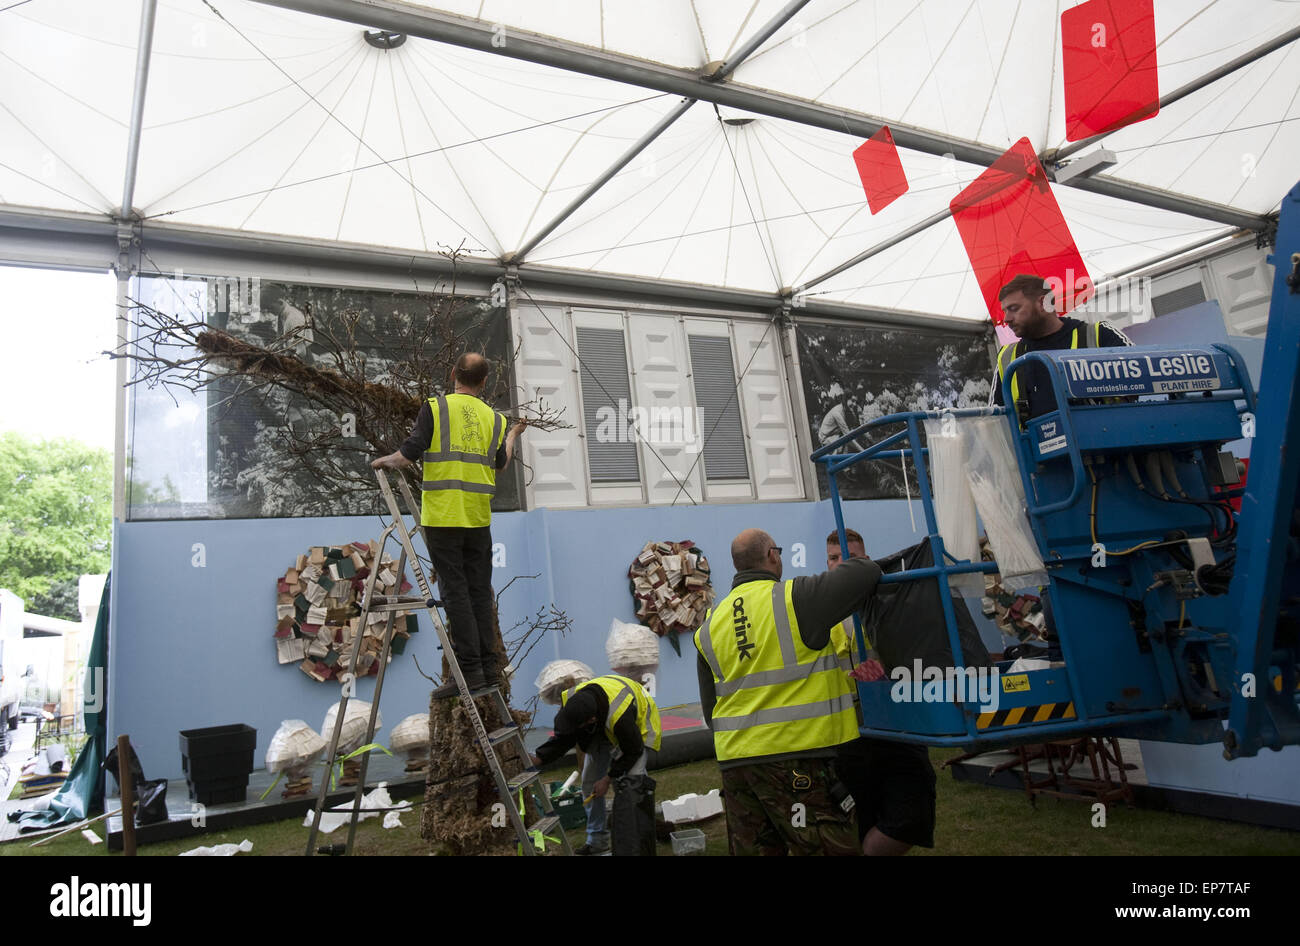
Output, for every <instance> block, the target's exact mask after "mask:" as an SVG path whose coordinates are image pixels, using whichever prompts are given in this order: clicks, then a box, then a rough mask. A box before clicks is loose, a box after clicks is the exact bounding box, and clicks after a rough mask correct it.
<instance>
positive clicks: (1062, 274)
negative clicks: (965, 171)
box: [949, 138, 1092, 325]
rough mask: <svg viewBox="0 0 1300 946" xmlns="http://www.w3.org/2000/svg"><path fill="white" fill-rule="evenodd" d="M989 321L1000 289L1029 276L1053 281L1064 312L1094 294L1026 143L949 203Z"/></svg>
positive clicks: (998, 318) (997, 319) (998, 316)
mask: <svg viewBox="0 0 1300 946" xmlns="http://www.w3.org/2000/svg"><path fill="white" fill-rule="evenodd" d="M949 207H950V208H951V209H952V218H953V220H954V221H955V222H956V224H957V232H958V233H959V234H961V240H962V243H963V244H964V245H965V247H966V255H967V256H969V257H970V264H971V268H972V269H973V270H974V271H975V279H976V281H977V282H978V283H979V287H980V292H981V293H983V295H984V304H985V305H986V306H988V310H989V315H990V316H992V318H993V321H994V323H996V324H998V325H1001V324H1002V307H1001V306H1000V305H999V304H998V290H1000V289H1001V288H1002V287H1003V286H1004V285H1006V284H1007V283H1008V282H1010V281H1011V278H1012V277H1013V276H1017V275H1019V274H1021V273H1028V274H1029V275H1033V276H1042V277H1043V278H1044V279H1046V280H1049V281H1051V285H1052V287H1053V289H1055V290H1056V299H1057V304H1056V312H1057V313H1058V314H1059V315H1064V314H1065V313H1067V312H1069V311H1070V310H1071V309H1073V308H1074V307H1075V306H1077V305H1082V304H1083V303H1084V302H1086V301H1087V300H1088V298H1089V297H1090V296H1091V295H1092V280H1091V279H1089V277H1088V270H1087V268H1086V267H1085V266H1084V265H1083V257H1082V256H1080V255H1079V248H1078V247H1077V246H1075V245H1074V237H1072V236H1071V235H1070V228H1069V226H1068V225H1067V224H1066V222H1065V217H1064V216H1063V215H1062V214H1061V208H1060V205H1059V204H1057V202H1056V197H1055V196H1054V195H1053V194H1052V187H1051V184H1049V183H1048V180H1047V174H1046V172H1045V171H1044V170H1043V166H1042V165H1041V164H1039V162H1038V156H1037V154H1035V153H1034V147H1033V145H1031V144H1030V143H1029V139H1028V138H1021V139H1020V140H1019V141H1017V142H1016V143H1015V144H1014V145H1012V146H1011V147H1010V148H1008V149H1007V151H1006V153H1005V154H1003V155H1002V157H1000V158H998V160H997V161H995V162H994V163H993V165H992V167H990V168H989V169H988V170H986V171H985V172H984V173H983V174H981V175H980V176H979V177H977V178H975V180H974V181H972V182H971V183H970V185H969V186H968V187H967V188H966V189H965V190H963V191H962V192H961V193H960V194H958V195H957V196H956V197H954V198H953V199H952V202H951V203H950V204H949Z"/></svg>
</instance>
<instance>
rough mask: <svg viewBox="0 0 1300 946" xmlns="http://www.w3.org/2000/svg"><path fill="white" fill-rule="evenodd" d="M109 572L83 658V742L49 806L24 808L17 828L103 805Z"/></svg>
mask: <svg viewBox="0 0 1300 946" xmlns="http://www.w3.org/2000/svg"><path fill="white" fill-rule="evenodd" d="M112 577H113V576H112V575H111V574H110V575H109V577H108V580H106V581H105V582H104V594H103V596H102V597H101V598H100V599H99V616H98V617H97V618H96V619H95V636H94V637H93V638H92V639H91V642H90V654H89V656H88V657H87V660H86V681H85V685H84V687H83V688H82V695H83V700H84V703H83V706H84V708H85V714H86V734H87V739H86V743H85V745H83V746H82V747H81V752H80V753H78V755H77V761H76V762H74V763H73V765H72V771H71V772H70V773H68V779H67V781H66V782H64V783H63V788H62V789H61V790H60V791H59V793H58V794H57V795H55V796H54V798H53V799H51V801H50V806H49V807H48V808H45V809H42V810H40V811H27V812H23V813H22V814H21V815H20V816H19V821H20V822H21V827H20V828H19V829H18V830H19V831H23V832H29V831H45V830H47V829H49V828H53V827H57V826H59V825H65V824H76V823H77V822H78V821H82V820H84V819H86V818H88V817H90V813H91V812H92V811H102V810H103V808H104V781H103V778H102V777H101V773H100V766H102V765H103V763H104V752H105V741H106V739H107V729H108V723H107V716H108V712H107V710H108V612H109V585H110V584H111V582H112Z"/></svg>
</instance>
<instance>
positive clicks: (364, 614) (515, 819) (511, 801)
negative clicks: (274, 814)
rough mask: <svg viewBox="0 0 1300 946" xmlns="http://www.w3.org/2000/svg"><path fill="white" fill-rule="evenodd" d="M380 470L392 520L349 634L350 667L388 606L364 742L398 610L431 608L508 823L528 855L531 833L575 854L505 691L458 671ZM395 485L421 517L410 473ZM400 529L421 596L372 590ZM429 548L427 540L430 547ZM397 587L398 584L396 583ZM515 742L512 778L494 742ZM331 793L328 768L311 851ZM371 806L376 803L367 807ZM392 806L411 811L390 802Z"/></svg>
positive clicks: (331, 758) (355, 800)
mask: <svg viewBox="0 0 1300 946" xmlns="http://www.w3.org/2000/svg"><path fill="white" fill-rule="evenodd" d="M375 476H376V478H377V479H378V480H379V488H380V491H381V492H382V493H383V497H384V502H385V503H386V504H387V506H388V511H389V515H390V516H391V517H392V522H391V523H390V524H389V525H388V527H387V528H385V529H384V531H383V533H382V535H381V536H380V539H379V547H378V550H377V551H376V553H375V567H374V568H372V569H371V571H370V574H369V575H368V576H367V578H366V585H365V592H364V596H363V598H362V604H361V616H360V622H359V624H358V632H357V634H356V635H355V637H354V638H353V641H352V656H351V658H350V660H349V663H348V666H349V668H354V667H356V665H357V658H358V656H359V655H360V652H361V639H362V638H363V637H364V636H365V628H366V627H367V626H368V622H369V620H370V615H371V614H377V613H387V615H388V617H387V619H386V622H385V625H384V639H383V648H382V650H381V652H380V655H379V658H378V659H379V671H378V674H377V676H376V678H375V695H374V699H373V700H372V701H371V704H370V718H369V721H368V723H367V728H366V737H365V740H364V741H363V743H362V744H363V745H364V746H368V745H370V743H371V740H373V739H374V735H375V720H376V716H377V715H378V712H379V700H380V695H381V694H382V692H383V687H384V672H385V670H386V669H387V666H388V656H389V652H390V648H391V646H392V640H393V627H394V623H395V619H396V615H397V612H398V611H414V610H424V611H427V612H428V614H429V617H430V619H431V620H432V621H433V627H434V630H435V631H437V634H438V641H439V642H440V643H441V644H442V651H443V654H444V655H446V658H447V666H448V668H449V669H450V671H451V674H452V677H453V678H454V679H455V681H456V687H457V689H458V690H459V691H460V701H461V706H462V707H464V710H465V715H467V716H468V717H469V719H470V722H471V724H472V725H473V727H474V735H475V737H476V740H475V741H476V742H477V744H478V746H479V747H480V749H481V750H482V752H483V757H484V759H485V760H486V761H487V764H488V769H489V770H490V771H491V772H492V778H493V781H495V782H496V786H497V794H498V795H499V796H500V797H501V801H502V802H503V803H504V806H505V811H506V814H507V816H508V817H509V819H510V823H511V826H512V827H513V828H514V831H515V834H516V836H517V837H518V839H519V845H520V848H521V850H522V852H523V853H524V854H527V855H529V856H532V855H535V854H538V853H542V852H541V851H539V848H538V845H537V844H536V843H535V841H534V839H535V838H536V839H538V840H541V839H549V840H558V841H559V842H560V849H561V852H562V853H563V854H565V855H569V856H571V855H572V854H573V849H572V847H571V846H570V844H569V839H568V836H567V835H566V834H565V833H564V831H563V829H562V828H561V826H560V817H559V815H558V814H557V813H556V811H555V809H554V808H553V807H552V805H551V798H550V795H549V794H548V793H547V791H546V789H545V786H543V785H542V781H541V772H539V771H537V770H536V769H532V768H531V767H530V766H529V765H528V764H527V762H528V760H529V753H528V750H527V748H526V747H525V745H524V734H523V731H522V730H521V729H520V728H519V726H518V725H517V724H515V723H514V722H513V719H514V717H513V716H511V714H510V707H509V706H508V705H507V704H506V700H505V696H504V695H503V694H502V693H501V689H500V688H499V687H497V686H489V687H486V688H484V689H481V690H474V691H472V692H471V691H470V690H469V688H468V687H467V686H466V685H465V676H464V674H463V673H461V669H460V662H459V661H458V660H457V659H456V654H455V651H453V650H452V647H451V640H450V638H449V637H448V635H447V629H446V626H445V625H444V624H443V621H442V617H441V615H440V614H439V613H438V606H439V605H440V604H441V602H439V601H437V600H435V599H434V597H433V593H432V591H431V589H430V584H429V580H428V578H427V577H426V576H425V573H424V569H423V568H422V567H421V565H420V559H419V558H418V557H417V556H416V554H415V548H414V546H413V545H412V544H411V533H410V530H409V529H407V527H406V521H405V518H404V516H403V514H402V511H401V509H399V508H398V504H397V499H396V497H395V496H394V495H393V489H392V486H391V484H390V483H389V481H388V474H387V472H386V471H385V470H382V469H381V470H376V471H375ZM398 486H399V487H400V489H401V491H402V498H403V500H404V501H405V503H406V507H407V509H408V510H409V511H410V513H411V515H412V516H413V517H414V519H415V521H416V522H417V523H418V522H419V521H420V516H419V509H420V507H419V506H418V505H416V503H415V500H414V497H413V496H412V495H411V488H410V487H409V486H408V485H407V483H406V480H405V479H402V478H401V477H399V478H398ZM394 532H396V533H397V537H398V542H399V543H400V545H401V556H400V558H399V559H398V566H397V574H398V577H399V581H400V579H401V577H402V576H404V575H405V570H406V563H407V562H410V564H411V568H412V569H413V570H414V572H415V580H416V584H417V585H418V589H419V591H420V595H419V596H412V595H402V594H396V595H388V594H376V593H375V581H376V578H377V576H378V574H379V571H380V569H379V565H380V562H381V560H382V557H383V551H384V548H385V546H386V545H387V543H388V540H389V539H390V538H391V537H392V535H393V533H394ZM426 550H427V547H426ZM399 590H400V585H399ZM355 681H356V676H355V674H354V675H353V676H352V678H351V679H350V680H349V681H348V682H347V683H345V684H344V686H343V694H342V697H341V699H340V701H339V707H338V712H337V713H336V715H335V718H334V732H333V735H332V736H331V737H330V743H329V750H328V752H327V754H326V756H325V758H326V759H327V760H328V764H329V766H330V767H331V769H332V767H333V765H334V762H335V756H336V755H337V753H338V744H339V739H340V736H341V734H342V731H343V719H344V716H345V715H346V712H347V705H348V700H349V699H350V698H351V697H352V695H353V692H354V685H355ZM479 697H490V698H491V699H492V700H493V702H494V703H495V707H496V709H497V711H498V713H499V714H500V718H501V720H502V722H503V723H504V725H502V726H501V728H499V729H495V730H493V731H492V732H488V731H487V727H486V726H484V724H483V717H482V715H481V714H480V713H479V710H478V706H477V704H476V703H475V702H474V701H475V699H476V698H479ZM510 743H514V745H515V747H516V748H517V750H518V752H519V758H520V760H521V761H523V762H524V763H525V765H524V770H523V771H522V772H520V773H519V774H518V775H515V776H513V777H512V778H509V779H507V778H506V777H505V773H504V772H503V771H502V768H501V760H500V758H499V757H498V756H497V746H501V745H507V744H510ZM369 759H370V753H369V752H363V753H361V763H360V767H361V770H360V774H359V776H358V778H357V784H356V787H355V789H354V791H353V795H352V810H351V813H350V821H349V825H348V840H347V844H346V846H345V848H344V850H343V851H342V852H341V853H344V854H351V853H352V844H353V840H354V838H355V836H356V830H357V822H358V821H359V820H360V816H361V813H362V809H361V796H362V794H363V792H364V791H365V785H366V770H367V767H368V762H369ZM525 790H528V791H530V792H531V793H532V795H533V797H534V798H536V799H537V803H538V806H539V807H540V808H541V810H542V817H541V818H540V819H539V820H538V821H537V822H535V823H534V824H532V825H525V823H524V816H523V812H522V811H520V807H522V804H520V805H519V806H518V807H517V805H516V798H521V796H522V794H523V792H524V791H525ZM328 794H329V777H328V773H326V775H325V776H324V777H322V779H321V787H320V792H319V793H318V795H317V798H316V808H315V813H314V815H313V817H312V825H311V832H310V834H309V835H308V838H307V851H306V854H307V855H308V856H311V855H312V853H313V851H314V850H315V847H316V836H317V833H318V831H319V829H320V820H321V814H322V812H323V810H324V808H325V801H326V798H327V796H328ZM367 810H369V811H374V810H375V809H367ZM388 810H402V811H405V810H408V809H405V808H402V809H388ZM557 830H558V834H557V837H556V838H549V834H550V832H552V831H557Z"/></svg>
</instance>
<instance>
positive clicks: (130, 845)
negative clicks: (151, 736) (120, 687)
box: [117, 735, 135, 857]
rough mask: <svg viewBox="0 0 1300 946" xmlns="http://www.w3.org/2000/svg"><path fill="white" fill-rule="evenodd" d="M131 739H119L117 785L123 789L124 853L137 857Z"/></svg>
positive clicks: (126, 737) (121, 737)
mask: <svg viewBox="0 0 1300 946" xmlns="http://www.w3.org/2000/svg"><path fill="white" fill-rule="evenodd" d="M130 762H131V739H130V737H128V736H125V735H123V736H118V737H117V784H118V785H120V786H121V787H122V853H123V854H125V855H126V856H127V857H135V782H134V780H132V778H131V765H130Z"/></svg>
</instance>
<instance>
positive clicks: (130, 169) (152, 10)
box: [118, 0, 158, 219]
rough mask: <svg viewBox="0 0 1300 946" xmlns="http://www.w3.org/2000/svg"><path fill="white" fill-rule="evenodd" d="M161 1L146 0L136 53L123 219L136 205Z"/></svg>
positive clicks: (120, 212) (123, 186)
mask: <svg viewBox="0 0 1300 946" xmlns="http://www.w3.org/2000/svg"><path fill="white" fill-rule="evenodd" d="M157 13H158V0H144V5H143V7H142V8H141V10H140V42H139V45H138V46H137V47H136V53H135V91H134V93H133V94H132V98H131V126H130V129H129V131H128V133H127V141H126V174H125V179H124V181H123V184H122V208H121V210H120V211H119V212H118V215H119V217H121V218H122V219H126V218H127V217H130V216H131V213H132V209H131V208H132V204H133V203H134V202H135V173H136V169H137V167H138V165H139V160H140V133H141V130H142V129H143V127H144V97H145V92H146V90H147V89H148V87H149V61H150V59H151V58H152V53H153V24H154V19H155V17H156V15H157Z"/></svg>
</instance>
